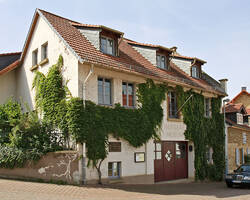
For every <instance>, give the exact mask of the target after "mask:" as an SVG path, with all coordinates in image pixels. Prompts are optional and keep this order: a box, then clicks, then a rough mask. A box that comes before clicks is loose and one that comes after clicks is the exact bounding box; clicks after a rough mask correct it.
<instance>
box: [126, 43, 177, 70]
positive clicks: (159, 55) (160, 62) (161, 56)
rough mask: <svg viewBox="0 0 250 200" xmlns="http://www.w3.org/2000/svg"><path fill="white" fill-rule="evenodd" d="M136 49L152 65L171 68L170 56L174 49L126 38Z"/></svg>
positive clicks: (166, 68)
mask: <svg viewBox="0 0 250 200" xmlns="http://www.w3.org/2000/svg"><path fill="white" fill-rule="evenodd" d="M126 41H127V43H128V44H130V45H131V46H132V47H133V48H134V49H135V50H136V51H138V52H139V53H140V54H141V55H142V56H143V57H144V58H146V59H147V60H148V61H149V62H150V63H151V64H152V65H154V66H155V67H158V68H160V69H164V70H169V69H170V68H169V57H170V55H171V53H172V51H173V50H171V49H169V48H166V47H163V46H160V45H152V44H144V43H139V42H135V41H132V40H129V39H126Z"/></svg>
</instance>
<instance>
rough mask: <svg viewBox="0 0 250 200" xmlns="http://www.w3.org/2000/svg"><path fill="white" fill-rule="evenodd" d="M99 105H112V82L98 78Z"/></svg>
mask: <svg viewBox="0 0 250 200" xmlns="http://www.w3.org/2000/svg"><path fill="white" fill-rule="evenodd" d="M98 103H99V104H103V105H111V80H109V79H105V78H98Z"/></svg>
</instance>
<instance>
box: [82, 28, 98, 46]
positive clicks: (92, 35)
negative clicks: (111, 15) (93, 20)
mask: <svg viewBox="0 0 250 200" xmlns="http://www.w3.org/2000/svg"><path fill="white" fill-rule="evenodd" d="M78 30H79V31H80V32H81V33H82V34H83V35H84V36H85V37H86V38H87V39H88V40H89V41H90V43H91V44H92V45H93V46H94V47H95V48H96V49H98V50H100V30H96V29H87V28H84V29H83V28H79V29H78Z"/></svg>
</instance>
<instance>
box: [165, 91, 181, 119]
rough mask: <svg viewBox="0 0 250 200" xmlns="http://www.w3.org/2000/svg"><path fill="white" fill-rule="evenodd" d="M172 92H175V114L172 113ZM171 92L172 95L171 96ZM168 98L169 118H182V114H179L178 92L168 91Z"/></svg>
mask: <svg viewBox="0 0 250 200" xmlns="http://www.w3.org/2000/svg"><path fill="white" fill-rule="evenodd" d="M172 93H173V94H175V115H172V114H171V113H172V106H171V104H172V101H171V99H172ZM170 94H171V96H170ZM167 99H168V118H169V119H180V115H179V113H177V111H178V104H177V94H176V92H174V91H170V92H168V98H167Z"/></svg>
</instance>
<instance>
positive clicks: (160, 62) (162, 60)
mask: <svg viewBox="0 0 250 200" xmlns="http://www.w3.org/2000/svg"><path fill="white" fill-rule="evenodd" d="M166 61H167V60H166V56H164V55H160V54H157V55H156V63H157V67H159V68H162V69H167V62H166Z"/></svg>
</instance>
